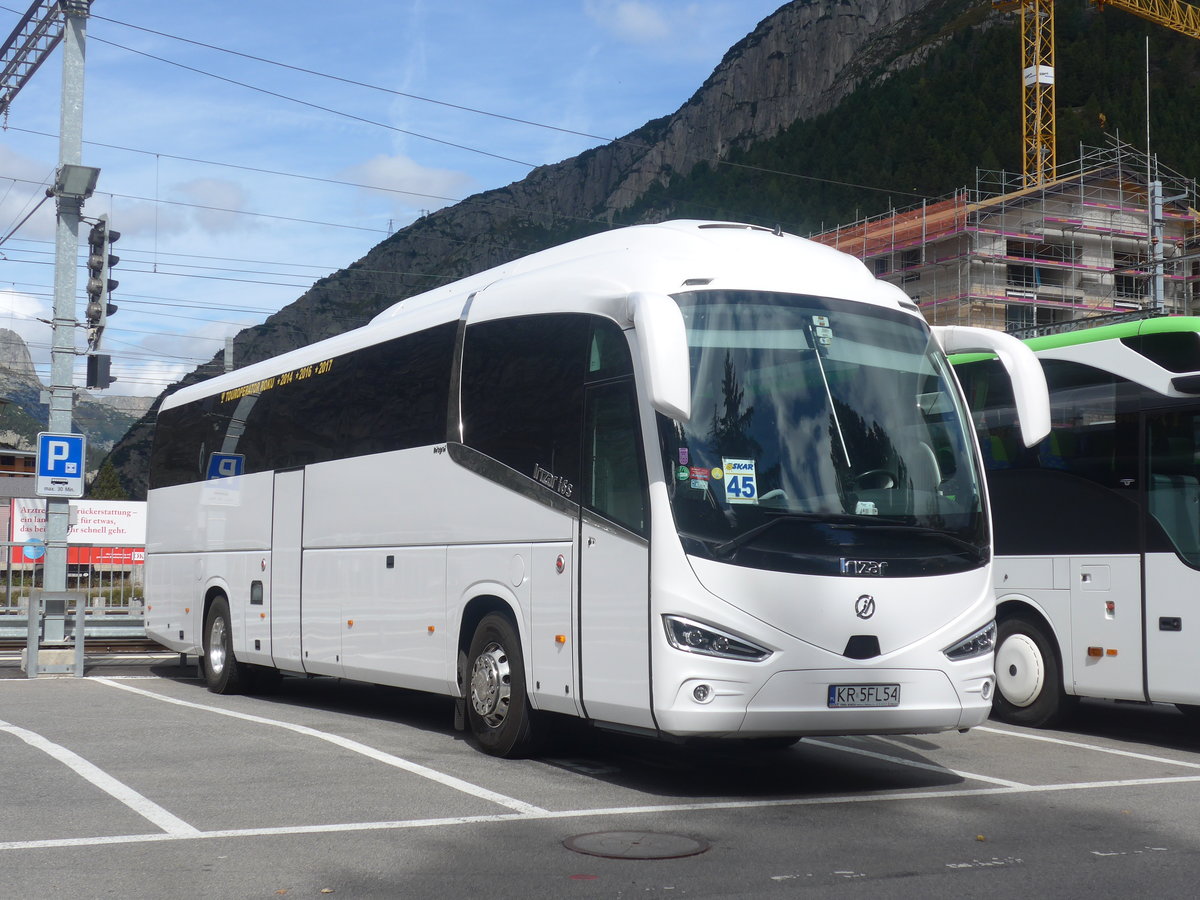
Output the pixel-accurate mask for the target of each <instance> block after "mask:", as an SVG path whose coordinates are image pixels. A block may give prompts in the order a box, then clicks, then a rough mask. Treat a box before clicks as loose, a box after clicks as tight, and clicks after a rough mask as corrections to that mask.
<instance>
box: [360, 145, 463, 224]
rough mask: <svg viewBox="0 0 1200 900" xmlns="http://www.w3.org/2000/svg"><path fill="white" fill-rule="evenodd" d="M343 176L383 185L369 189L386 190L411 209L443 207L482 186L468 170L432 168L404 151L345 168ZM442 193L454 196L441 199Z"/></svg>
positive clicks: (399, 206)
mask: <svg viewBox="0 0 1200 900" xmlns="http://www.w3.org/2000/svg"><path fill="white" fill-rule="evenodd" d="M340 177H341V178H344V179H346V180H348V181H353V182H355V183H357V184H364V185H370V186H372V187H376V188H379V189H380V191H369V192H368V193H370V194H371V195H373V196H378V195H379V193H381V192H383V193H386V194H387V196H388V197H389V199H390V200H391V203H392V205H393V207H394V208H395V209H398V210H405V211H409V212H411V211H413V210H417V209H430V210H432V209H440V208H441V207H443V206H446V205H448V204H449V203H450V202H453V201H454V200H459V199H462V198H463V197H465V196H466V195H467V194H470V193H473V192H474V191H476V190H478V185H477V184H476V182H475V180H474V179H473V178H472V177H471V176H469V175H467V174H466V173H465V172H456V171H453V170H451V169H435V168H430V167H429V166H423V165H421V164H420V163H418V162H415V161H413V160H412V159H411V158H409V157H407V156H402V155H396V156H388V155H384V154H380V155H378V156H373V157H372V158H371V159H368V160H366V161H365V162H361V163H359V164H357V165H354V166H351V167H349V168H348V169H345V170H344V171H343V172H342V174H341V176H340ZM394 192H406V193H394ZM408 192H410V193H408ZM441 197H449V198H451V200H449V201H447V200H440V199H437V198H441Z"/></svg>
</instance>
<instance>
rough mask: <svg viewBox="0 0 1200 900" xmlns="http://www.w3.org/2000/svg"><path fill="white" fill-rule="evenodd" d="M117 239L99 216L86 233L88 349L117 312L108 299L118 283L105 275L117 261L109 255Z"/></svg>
mask: <svg viewBox="0 0 1200 900" xmlns="http://www.w3.org/2000/svg"><path fill="white" fill-rule="evenodd" d="M120 237H121V232H119V231H113V230H111V229H110V228H109V227H108V216H101V217H100V218H99V219H98V220H97V221H96V224H95V225H93V226H92V230H91V232H89V233H88V263H87V267H88V282H87V298H88V300H87V326H88V349H90V350H95V349H97V348H98V347H99V346H100V335H102V334H103V333H104V326H105V325H106V324H107V323H108V317H109V316H111V315H112V314H113V313H115V312H116V311H117V306H116V304H115V303H112V302H110V300H111V296H112V292H113V290H115V289H116V287H117V285H118V283H119V282H117V281H114V280H113V279H112V278H111V277H109V276H110V274H111V271H112V267H113V266H115V265H116V264H117V263H119V262H120V261H121V258H120V257H119V256H113V255H112V252H111V251H112V245H113V244H115V243H116V242H117V241H118V240H119V239H120ZM89 363H90V359H89ZM106 386H107V385H106Z"/></svg>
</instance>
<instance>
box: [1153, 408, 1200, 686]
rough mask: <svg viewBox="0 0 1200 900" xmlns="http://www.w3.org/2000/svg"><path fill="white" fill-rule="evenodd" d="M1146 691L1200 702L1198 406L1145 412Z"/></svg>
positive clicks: (1199, 433) (1199, 429) (1199, 426)
mask: <svg viewBox="0 0 1200 900" xmlns="http://www.w3.org/2000/svg"><path fill="white" fill-rule="evenodd" d="M1144 424H1145V427H1144V429H1143V436H1144V440H1145V442H1146V443H1145V446H1146V453H1145V458H1146V470H1147V471H1146V485H1145V488H1146V516H1147V521H1146V528H1145V533H1146V557H1145V558H1146V612H1145V627H1146V692H1147V695H1148V697H1149V699H1151V700H1161V701H1168V702H1172V703H1187V704H1200V654H1197V653H1196V641H1197V640H1200V478H1198V477H1197V476H1198V472H1197V460H1198V458H1197V452H1198V451H1200V411H1196V410H1188V409H1180V410H1164V411H1157V412H1148V413H1146V414H1145V416H1144Z"/></svg>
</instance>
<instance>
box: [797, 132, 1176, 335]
mask: <svg viewBox="0 0 1200 900" xmlns="http://www.w3.org/2000/svg"><path fill="white" fill-rule="evenodd" d="M1019 179H1020V176H1015V175H1008V174H1007V173H1005V172H995V171H983V170H981V171H979V172H978V173H977V176H976V186H975V188H974V190H971V189H969V188H963V189H962V190H960V191H957V192H955V193H954V194H953V195H952V196H950V197H947V198H945V199H942V200H937V201H932V202H926V203H923V204H921V205H920V206H914V207H911V208H908V209H904V210H895V209H893V210H891V211H890V212H888V213H887V214H884V215H879V216H875V217H871V218H866V219H862V220H860V221H858V222H854V223H852V224H849V225H843V226H841V227H839V228H837V229H835V230H833V231H829V232H825V233H823V234H820V235H817V236H815V238H814V239H815V240H818V241H820V242H821V243H824V244H828V245H830V246H832V247H837V248H838V249H840V250H842V251H844V252H847V253H851V254H853V255H855V256H857V257H859V258H860V259H862V260H863V261H864V262H866V264H867V265H868V266H870V267H871V269H872V270H873V271H874V272H875V274H876V275H877V276H879V277H880V278H883V279H885V280H887V281H891V282H893V283H895V284H898V285H900V287H901V288H903V290H904V291H905V293H907V294H908V295H909V296H910V297H912V298H913V299H914V300H915V301H916V302H917V303H918V304H919V305H920V307H921V310H922V311H923V312H924V314H925V317H926V319H927V320H928V321H929V322H930V323H931V324H938V325H976V326H980V327H985V328H995V329H1001V330H1005V331H1010V332H1018V331H1022V330H1025V329H1031V328H1033V327H1035V326H1053V325H1054V324H1056V323H1060V322H1066V321H1071V320H1075V319H1083V318H1088V317H1094V316H1098V315H1112V314H1115V313H1123V312H1131V311H1132V312H1143V311H1146V312H1164V313H1176V314H1185V315H1190V314H1193V313H1196V314H1200V213H1197V209H1200V202H1198V200H1197V184H1196V180H1195V179H1189V178H1185V177H1184V176H1182V175H1179V174H1178V173H1176V172H1173V171H1171V170H1169V169H1167V168H1165V167H1163V166H1161V165H1159V164H1157V163H1156V162H1155V161H1154V160H1148V159H1147V156H1146V154H1145V153H1142V152H1140V151H1137V150H1135V149H1134V148H1132V147H1131V146H1129V145H1127V144H1121V143H1119V142H1115V143H1114V144H1113V145H1112V146H1110V147H1106V148H1101V149H1095V148H1082V151H1081V153H1080V158H1079V160H1078V162H1077V163H1073V164H1071V166H1070V168H1069V170H1068V167H1060V168H1059V169H1058V172H1057V177H1056V178H1054V179H1052V180H1050V181H1047V182H1046V183H1044V184H1040V185H1038V186H1036V187H1019V186H1018V182H1019Z"/></svg>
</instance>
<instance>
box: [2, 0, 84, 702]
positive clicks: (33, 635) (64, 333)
mask: <svg viewBox="0 0 1200 900" xmlns="http://www.w3.org/2000/svg"><path fill="white" fill-rule="evenodd" d="M91 2H92V0H34V2H33V4H32V5H31V6H30V7H29V10H28V11H27V12H26V13H25V16H24V17H23V18H22V20H21V22H20V23H18V25H17V27H16V28H15V29H13V32H12V34H11V35H10V36H9V38H8V41H7V42H6V43H5V45H4V47H3V48H0V63H3V71H2V72H0V76H2V78H0V111H6V110H7V109H8V106H9V105H10V103H11V102H12V99H13V97H14V96H16V94H17V92H18V91H19V90H20V89H21V87H22V85H24V83H25V82H26V81H28V79H29V78H30V77H31V76H32V75H33V73H34V72H35V71H37V68H38V66H40V65H41V63H42V62H43V61H44V60H45V58H46V57H47V56H48V55H49V54H50V52H51V51H52V50H53V49H54V48H55V47H56V46H57V45H58V44H59V43H61V44H62V45H63V61H62V106H61V110H60V118H59V145H58V146H59V150H58V162H59V166H58V171H57V173H56V176H55V181H54V187H53V188H51V189H50V191H49V192H48V193H49V194H50V195H51V196H53V197H54V198H55V200H56V204H57V218H56V227H55V236H54V252H55V260H54V313H53V324H52V328H53V339H52V342H51V350H50V390H49V392H48V393H49V401H50V415H49V423H48V427H49V429H50V433H51V434H62V435H66V434H73V432H74V415H73V409H74V402H75V387H74V375H75V357H76V355H77V353H76V333H75V332H76V326H77V320H76V315H75V312H76V309H75V308H76V278H77V272H76V269H77V268H78V252H79V221H80V218H81V216H82V212H83V202H84V201H85V200H86V199H87V198H88V197H90V196H91V195H92V192H93V191H94V190H95V188H96V179H97V178H98V177H99V174H100V170H99V169H95V168H90V167H88V166H83V165H81V164H80V158H81V157H82V155H83V62H84V39H85V36H86V32H87V18H88V11H89V8H90V6H91ZM60 15H61V17H62V18H61V23H60V21H59V16H60ZM41 465H42V462H41V461H40V460H39V468H40V467H41ZM69 519H70V499H69V496H54V495H51V496H47V498H46V565H45V569H44V572H43V587H44V588H45V591H44V593H45V599H46V605H47V609H46V619H47V630H48V631H49V630H50V620H51V618H54V619H55V620H56V622H57V623H58V627H59V629H60V630H61V627H62V625H61V623H62V621H63V620H64V619H65V614H66V610H65V609H64V608H61V607H63V605H64V604H65V600H64V599H63V598H64V597H65V596H66V593H65V592H66V587H67V532H68V530H69V527H70V525H69ZM52 603H55V604H57V607H56V608H53V609H52V608H51V604H52ZM28 618H29V631H28V647H27V651H26V660H25V663H26V674H27V675H28V677H30V678H36V677H37V674H38V651H39V647H38V643H39V641H38V626H39V625H40V624H41V622H40V612H39V610H38V609H37V608H36V605H35V604H34V603H33V602H31V603H30V606H29V617H28ZM82 619H83V617H82V614H81V612H80V614H79V615H77V618H76V634H75V650H76V653H75V657H76V664H75V667H74V668H75V670H76V674H77V675H82V674H83V665H82V648H83V634H82V625H83V622H82ZM49 636H50V635H48V637H49ZM55 636H56V637H60V638H61V635H55ZM69 669H70V667H67V666H51V667H47V670H48V671H69Z"/></svg>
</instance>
